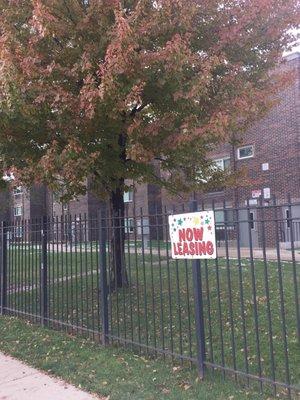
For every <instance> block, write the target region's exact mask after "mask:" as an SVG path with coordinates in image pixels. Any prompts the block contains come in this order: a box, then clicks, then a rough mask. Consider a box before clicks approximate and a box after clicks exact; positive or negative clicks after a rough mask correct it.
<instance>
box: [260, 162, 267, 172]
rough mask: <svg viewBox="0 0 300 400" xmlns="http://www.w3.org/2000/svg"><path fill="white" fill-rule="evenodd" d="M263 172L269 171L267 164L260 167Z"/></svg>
mask: <svg viewBox="0 0 300 400" xmlns="http://www.w3.org/2000/svg"><path fill="white" fill-rule="evenodd" d="M261 168H262V170H263V171H269V163H264V164H262V165H261Z"/></svg>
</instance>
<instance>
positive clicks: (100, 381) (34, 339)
mask: <svg viewBox="0 0 300 400" xmlns="http://www.w3.org/2000/svg"><path fill="white" fill-rule="evenodd" d="M0 332H1V336H0V351H2V352H4V353H6V354H10V355H12V356H14V357H16V358H19V359H21V360H23V361H25V362H27V363H28V364H30V365H32V366H33V367H36V368H38V369H41V370H44V371H46V372H47V373H48V374H50V375H54V376H57V377H60V378H62V379H64V380H66V381H68V382H70V383H72V384H74V385H76V386H77V387H80V388H82V389H84V390H87V391H90V392H93V393H97V394H98V395H100V396H110V397H109V399H110V400H129V399H130V400H156V399H162V400H163V399H168V400H183V399H186V400H195V399H201V400H226V399H228V400H235V399H236V400H246V399H247V400H259V399H260V400H262V399H266V398H267V396H265V395H261V394H256V393H254V392H253V391H251V390H250V389H242V388H237V387H236V386H235V385H234V383H232V382H231V381H224V380H223V379H222V378H221V377H220V376H218V374H214V375H213V376H212V375H209V374H208V376H207V377H206V380H205V381H203V382H199V380H198V379H197V375H196V372H195V370H190V369H188V368H181V367H180V366H176V365H173V364H172V365H171V364H169V363H166V362H163V361H162V360H160V359H158V360H151V359H149V358H146V357H138V356H136V355H134V354H133V353H131V352H126V351H125V350H123V349H120V348H116V347H109V348H103V347H101V346H99V345H97V344H95V343H94V342H92V341H90V340H86V339H80V338H75V337H72V336H70V335H66V334H64V333H62V332H56V331H53V330H48V329H45V328H42V327H39V326H33V325H31V324H30V323H29V322H25V321H23V320H18V319H15V318H9V317H0ZM29 343H30V345H28V344H29Z"/></svg>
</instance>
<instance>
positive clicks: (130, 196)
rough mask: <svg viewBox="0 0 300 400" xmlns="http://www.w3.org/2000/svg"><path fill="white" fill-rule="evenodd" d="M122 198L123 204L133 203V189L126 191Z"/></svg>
mask: <svg viewBox="0 0 300 400" xmlns="http://www.w3.org/2000/svg"><path fill="white" fill-rule="evenodd" d="M123 198H124V203H132V202H133V189H130V190H128V192H124V195H123Z"/></svg>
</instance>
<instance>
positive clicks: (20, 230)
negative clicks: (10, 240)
mask: <svg viewBox="0 0 300 400" xmlns="http://www.w3.org/2000/svg"><path fill="white" fill-rule="evenodd" d="M14 231H15V237H16V238H21V237H22V236H23V227H22V226H16V227H15V228H14Z"/></svg>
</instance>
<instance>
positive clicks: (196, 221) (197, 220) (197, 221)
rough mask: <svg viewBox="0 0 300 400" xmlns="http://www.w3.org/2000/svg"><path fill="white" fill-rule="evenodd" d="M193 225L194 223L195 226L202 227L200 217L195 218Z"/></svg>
mask: <svg viewBox="0 0 300 400" xmlns="http://www.w3.org/2000/svg"><path fill="white" fill-rule="evenodd" d="M193 223H194V224H195V225H200V218H199V217H195V218H194V219H193Z"/></svg>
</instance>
